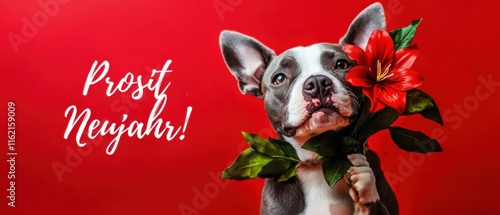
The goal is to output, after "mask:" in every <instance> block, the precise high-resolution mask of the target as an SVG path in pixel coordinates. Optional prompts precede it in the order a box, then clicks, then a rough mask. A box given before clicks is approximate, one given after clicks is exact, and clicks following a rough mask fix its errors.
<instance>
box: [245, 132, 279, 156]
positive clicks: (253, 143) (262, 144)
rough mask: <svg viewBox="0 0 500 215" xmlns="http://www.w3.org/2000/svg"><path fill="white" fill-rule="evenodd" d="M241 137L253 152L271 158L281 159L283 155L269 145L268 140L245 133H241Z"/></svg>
mask: <svg viewBox="0 0 500 215" xmlns="http://www.w3.org/2000/svg"><path fill="white" fill-rule="evenodd" d="M241 133H242V134H243V137H244V138H245V140H246V141H247V143H248V144H249V145H250V147H252V149H253V150H255V151H257V152H260V153H262V154H266V155H269V156H271V157H273V156H278V157H283V156H285V153H284V152H283V151H281V150H280V149H279V148H276V147H275V146H274V145H273V144H271V143H270V142H269V141H268V140H266V139H264V138H262V137H260V136H258V135H255V134H249V133H246V132H241Z"/></svg>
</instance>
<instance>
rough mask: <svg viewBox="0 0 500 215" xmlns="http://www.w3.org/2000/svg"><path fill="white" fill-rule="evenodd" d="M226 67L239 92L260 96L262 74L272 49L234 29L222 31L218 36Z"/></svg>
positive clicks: (269, 60) (270, 56) (273, 55)
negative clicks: (235, 80)
mask: <svg viewBox="0 0 500 215" xmlns="http://www.w3.org/2000/svg"><path fill="white" fill-rule="evenodd" d="M219 40H220V41H219V42H220V46H221V50H222V55H223V56H224V60H225V61H226V64H227V67H228V68H229V70H230V71H231V73H232V74H233V75H234V76H235V77H236V79H237V80H238V85H239V88H240V91H241V93H243V94H251V95H254V96H257V97H259V98H262V90H261V87H260V84H261V81H262V76H263V74H264V71H265V70H266V68H267V66H268V65H269V63H270V62H271V60H272V59H273V58H274V57H275V54H274V52H273V50H271V49H269V48H267V47H266V46H265V45H264V44H262V43H260V42H259V41H257V40H256V39H254V38H252V37H249V36H246V35H244V34H240V33H238V32H234V31H222V32H221V34H220V38H219Z"/></svg>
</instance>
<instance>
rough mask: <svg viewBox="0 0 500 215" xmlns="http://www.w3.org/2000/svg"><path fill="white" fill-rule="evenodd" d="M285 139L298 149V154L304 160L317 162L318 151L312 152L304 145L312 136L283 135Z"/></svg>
mask: <svg viewBox="0 0 500 215" xmlns="http://www.w3.org/2000/svg"><path fill="white" fill-rule="evenodd" d="M282 138H283V140H285V141H286V142H288V143H290V144H291V145H292V146H293V147H294V148H295V151H297V156H299V159H300V160H301V161H302V162H315V161H316V157H317V156H318V154H317V153H315V152H311V151H309V150H306V149H303V148H302V145H304V143H305V142H306V141H307V140H309V139H310V138H311V136H302V137H287V136H282Z"/></svg>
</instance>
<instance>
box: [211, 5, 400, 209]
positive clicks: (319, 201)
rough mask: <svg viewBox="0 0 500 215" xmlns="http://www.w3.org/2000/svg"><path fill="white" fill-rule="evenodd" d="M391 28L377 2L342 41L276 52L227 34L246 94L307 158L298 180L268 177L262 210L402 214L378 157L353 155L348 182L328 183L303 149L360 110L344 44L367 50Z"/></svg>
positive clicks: (226, 51)
mask: <svg viewBox="0 0 500 215" xmlns="http://www.w3.org/2000/svg"><path fill="white" fill-rule="evenodd" d="M375 29H385V16H384V12H383V9H382V6H381V5H380V4H379V3H375V4H373V5H371V6H369V7H368V8H366V9H365V10H363V11H362V12H361V13H360V14H359V15H358V16H357V17H356V18H355V19H354V21H353V22H352V24H351V26H350V27H349V30H348V31H347V33H346V35H345V36H344V37H343V38H342V39H341V40H340V44H329V43H318V44H313V45H310V46H307V47H295V48H292V49H289V50H287V51H285V52H283V53H282V54H280V55H278V56H276V55H275V53H274V52H273V51H272V50H271V49H269V48H268V47H266V46H265V45H263V44H262V43H260V42H258V41H257V40H256V39H254V38H252V37H249V36H246V35H243V34H240V33H237V32H234V31H223V32H222V33H221V35H220V45H221V49H222V54H223V56H224V60H225V62H226V64H227V66H228V67H229V70H230V71H231V73H232V74H233V75H234V76H235V77H236V79H237V80H238V84H239V88H240V90H241V92H242V93H243V94H251V95H255V96H257V97H259V98H261V99H263V101H264V103H265V109H266V112H267V115H268V117H269V120H270V121H271V123H272V125H273V127H274V129H275V130H276V132H277V135H278V138H280V139H282V140H285V141H287V142H289V143H290V144H292V146H293V147H294V148H295V149H296V151H297V154H298V156H299V158H300V160H301V161H302V163H301V164H299V167H298V174H297V177H294V178H292V179H290V180H288V181H287V182H277V179H276V178H268V179H266V182H265V185H264V190H263V193H262V203H261V214H264V215H268V214H276V215H278V214H279V215H294V214H304V215H324V214H398V213H399V209H398V204H397V201H396V197H395V195H394V193H393V191H392V189H391V188H390V186H389V184H388V182H387V180H386V179H385V177H384V175H383V173H382V170H381V169H380V161H379V159H378V157H377V155H376V154H375V153H374V152H372V151H370V150H368V151H367V153H366V156H365V155H362V154H353V155H349V156H348V158H349V160H350V161H351V162H352V164H353V165H354V166H353V167H351V169H349V175H350V176H349V180H350V184H349V182H347V181H346V180H341V181H339V182H338V183H337V184H336V185H335V186H334V187H333V188H330V187H329V186H328V185H327V183H326V181H325V179H324V177H323V173H322V168H321V165H317V163H315V158H316V156H317V154H315V153H313V152H310V151H307V150H305V149H302V148H301V146H302V145H303V144H304V143H305V142H306V141H307V140H308V139H310V138H311V137H313V136H315V135H317V134H320V133H323V132H325V131H330V130H340V129H342V128H344V127H346V126H348V125H349V124H350V123H351V121H352V119H353V118H354V117H355V115H356V114H357V112H358V109H359V107H358V106H357V98H356V97H355V96H354V94H353V93H352V91H351V88H350V86H349V85H348V84H347V83H346V82H345V80H344V76H345V75H346V73H347V72H348V71H349V70H350V69H351V68H352V67H353V66H355V65H356V62H354V61H352V60H350V59H349V57H348V56H347V54H346V53H345V52H344V51H342V45H343V44H354V45H357V46H359V47H366V43H367V41H368V38H369V36H370V34H371V32H372V31H373V30H375Z"/></svg>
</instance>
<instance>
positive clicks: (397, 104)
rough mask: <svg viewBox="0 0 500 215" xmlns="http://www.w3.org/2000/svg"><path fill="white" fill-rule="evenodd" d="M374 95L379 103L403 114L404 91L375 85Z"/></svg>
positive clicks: (404, 103)
mask: <svg viewBox="0 0 500 215" xmlns="http://www.w3.org/2000/svg"><path fill="white" fill-rule="evenodd" d="M376 86H377V87H375V88H374V93H375V95H376V96H377V98H378V99H380V101H382V102H383V103H384V104H386V105H387V106H389V107H392V108H394V109H396V110H397V111H398V112H399V113H403V112H404V111H405V109H406V91H397V90H394V89H392V88H390V87H385V86H382V85H376Z"/></svg>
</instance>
